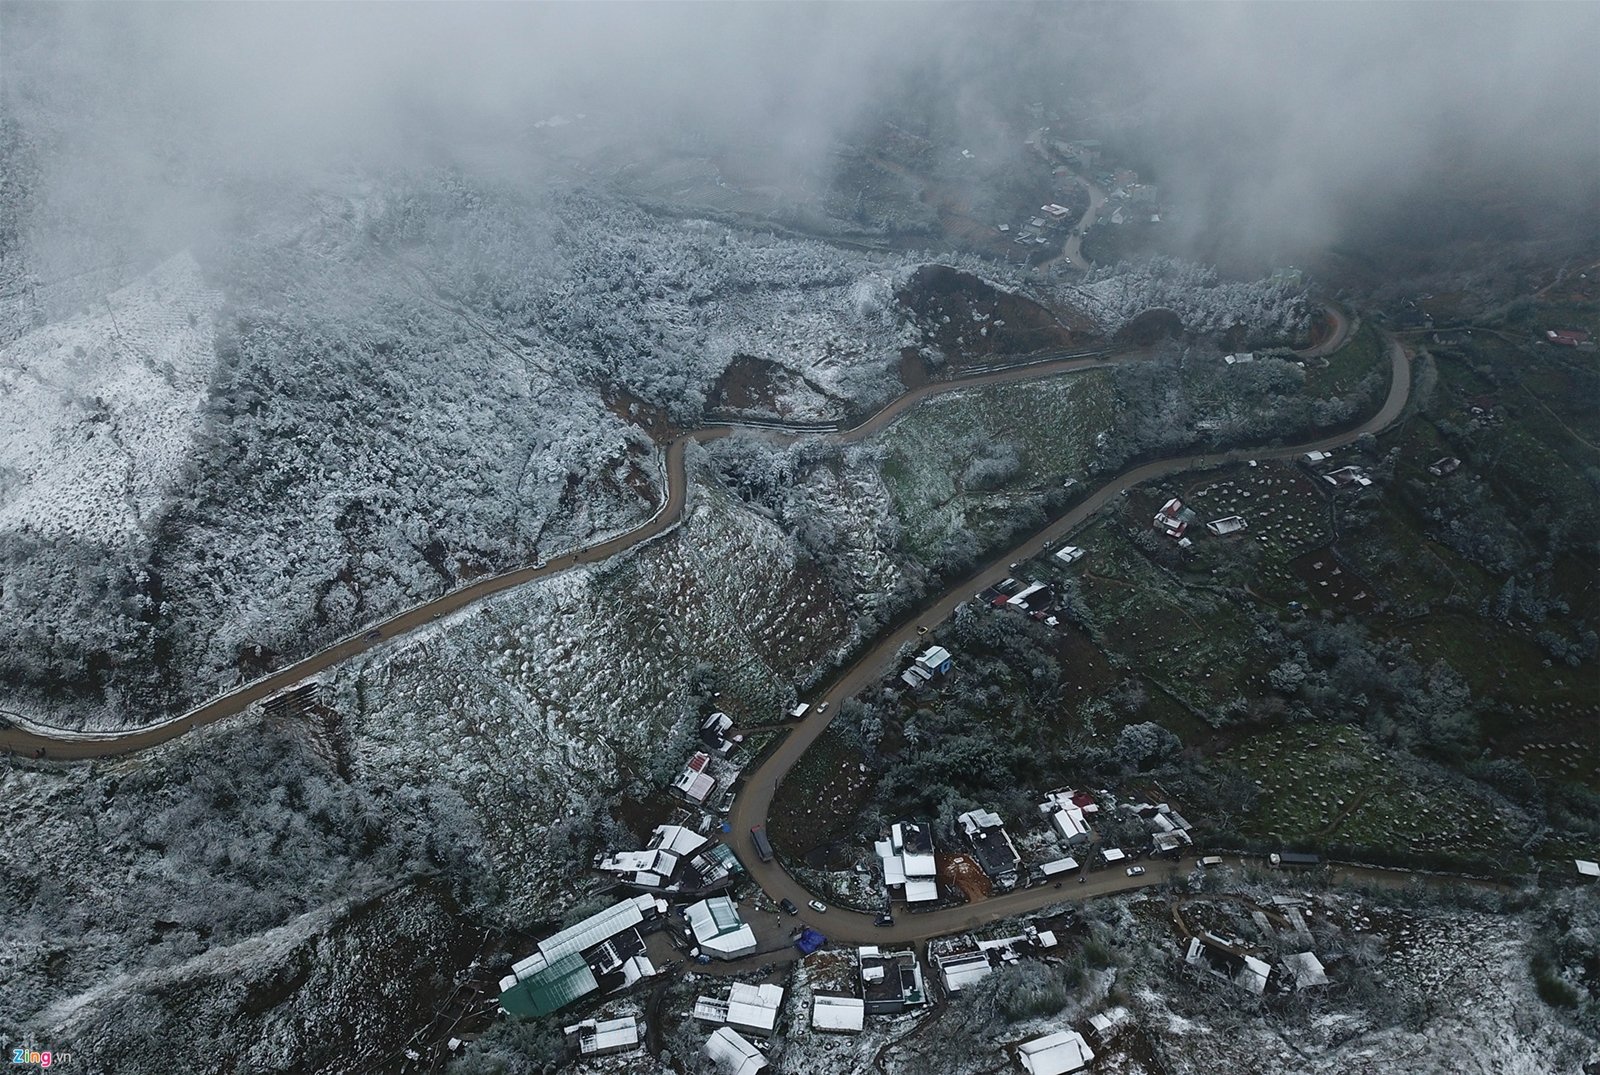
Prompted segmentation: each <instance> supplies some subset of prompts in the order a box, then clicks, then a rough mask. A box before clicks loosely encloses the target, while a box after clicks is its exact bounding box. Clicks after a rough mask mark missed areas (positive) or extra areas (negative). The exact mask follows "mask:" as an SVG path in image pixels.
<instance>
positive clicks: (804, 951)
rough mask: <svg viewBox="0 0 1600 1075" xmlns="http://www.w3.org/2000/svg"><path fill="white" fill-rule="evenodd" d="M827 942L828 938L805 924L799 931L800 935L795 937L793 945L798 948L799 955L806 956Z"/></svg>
mask: <svg viewBox="0 0 1600 1075" xmlns="http://www.w3.org/2000/svg"><path fill="white" fill-rule="evenodd" d="M827 943H828V938H826V937H824V936H823V935H822V934H820V933H818V932H817V931H816V930H814V929H812V928H811V927H810V926H807V927H806V928H805V929H803V930H801V931H800V936H799V937H797V938H795V942H794V946H795V947H796V948H798V949H800V954H801V955H803V956H808V955H810V954H811V953H812V952H815V951H816V950H817V949H818V948H821V947H822V946H823V945H825V944H827Z"/></svg>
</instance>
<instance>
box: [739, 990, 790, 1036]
mask: <svg viewBox="0 0 1600 1075" xmlns="http://www.w3.org/2000/svg"><path fill="white" fill-rule="evenodd" d="M782 1004H783V989H782V988H781V987H780V986H776V985H761V986H754V985H746V984H745V983H743V982H735V983H733V987H732V988H731V989H729V990H728V1014H727V1021H728V1022H729V1023H731V1024H733V1025H734V1026H736V1027H739V1028H741V1029H746V1030H750V1031H752V1032H754V1033H764V1034H771V1033H772V1031H773V1029H774V1028H775V1027H776V1026H777V1025H778V1008H779V1007H780V1006H782Z"/></svg>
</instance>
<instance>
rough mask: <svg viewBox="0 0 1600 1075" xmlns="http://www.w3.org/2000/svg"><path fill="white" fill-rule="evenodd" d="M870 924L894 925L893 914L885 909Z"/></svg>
mask: <svg viewBox="0 0 1600 1075" xmlns="http://www.w3.org/2000/svg"><path fill="white" fill-rule="evenodd" d="M872 924H873V925H874V926H892V925H894V915H892V914H890V913H889V912H888V911H885V912H883V913H882V914H881V915H879V916H878V917H877V919H876V920H875V921H874V922H873V923H872Z"/></svg>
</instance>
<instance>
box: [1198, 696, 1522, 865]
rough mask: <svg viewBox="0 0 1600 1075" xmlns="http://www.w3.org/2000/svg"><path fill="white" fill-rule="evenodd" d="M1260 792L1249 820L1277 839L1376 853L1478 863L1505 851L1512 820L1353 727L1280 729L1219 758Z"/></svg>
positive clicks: (1252, 827)
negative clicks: (1448, 856)
mask: <svg viewBox="0 0 1600 1075" xmlns="http://www.w3.org/2000/svg"><path fill="white" fill-rule="evenodd" d="M1218 757H1219V759H1220V760H1222V761H1223V762H1225V763H1227V764H1231V765H1233V766H1235V767H1237V768H1238V769H1239V770H1240V771H1241V772H1242V773H1243V774H1244V775H1245V776H1246V777H1247V778H1248V779H1250V780H1251V781H1252V782H1253V783H1254V784H1255V785H1256V787H1257V788H1258V789H1259V790H1260V798H1259V800H1258V803H1257V806H1256V809H1255V811H1254V812H1253V814H1251V815H1250V816H1249V817H1248V818H1247V819H1246V822H1245V825H1246V829H1247V831H1249V832H1250V833H1251V834H1253V835H1256V836H1259V837H1264V838H1268V839H1273V840H1283V841H1310V842H1314V843H1318V844H1320V845H1338V846H1343V847H1348V848H1370V849H1373V850H1374V851H1379V852H1391V851H1401V852H1412V853H1427V852H1434V853H1445V854H1459V855H1466V856H1469V857H1480V856H1483V855H1485V854H1491V853H1493V852H1494V851H1495V850H1496V849H1499V848H1503V847H1504V846H1505V845H1506V844H1507V842H1508V839H1509V836H1510V832H1511V829H1512V828H1513V826H1514V824H1515V819H1514V818H1513V817H1512V816H1511V815H1510V814H1508V813H1507V812H1505V811H1504V810H1503V809H1501V808H1497V807H1496V806H1495V805H1494V804H1492V803H1490V802H1488V801H1486V800H1483V799H1479V798H1476V797H1473V796H1471V795H1468V794H1467V793H1465V792H1464V791H1463V790H1461V788H1460V787H1458V786H1455V785H1453V784H1447V783H1446V782H1445V781H1444V780H1443V779H1442V778H1440V777H1439V776H1437V775H1435V774H1433V773H1431V772H1430V771H1428V770H1425V769H1423V768H1421V767H1420V766H1416V765H1405V764H1402V763H1401V762H1400V761H1398V760H1397V759H1396V758H1395V757H1394V756H1393V755H1391V754H1389V753H1387V752H1385V751H1384V750H1382V749H1381V748H1380V747H1379V746H1378V745H1377V744H1375V743H1374V742H1373V741H1372V740H1371V739H1370V738H1369V737H1368V736H1367V735H1366V734H1365V733H1363V732H1361V731H1360V730H1358V729H1355V728H1350V727H1329V726H1327V725H1316V724H1300V725H1290V726H1287V727H1282V728H1277V729H1274V730H1272V731H1269V732H1265V733H1263V734H1261V735H1258V736H1255V737H1253V738H1251V739H1249V740H1248V741H1246V742H1244V743H1242V744H1240V745H1239V746H1236V747H1233V748H1231V749H1229V750H1226V751H1224V752H1222V753H1221V754H1220V755H1219V756H1218Z"/></svg>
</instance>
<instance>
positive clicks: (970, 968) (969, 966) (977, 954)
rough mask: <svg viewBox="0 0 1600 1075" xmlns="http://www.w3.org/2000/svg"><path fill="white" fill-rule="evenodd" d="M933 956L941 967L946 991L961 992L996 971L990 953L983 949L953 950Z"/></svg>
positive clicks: (941, 982)
mask: <svg viewBox="0 0 1600 1075" xmlns="http://www.w3.org/2000/svg"><path fill="white" fill-rule="evenodd" d="M933 958H934V963H935V964H936V965H937V966H938V968H939V983H940V984H941V985H943V986H944V991H945V992H946V993H959V992H961V990H963V989H965V988H966V987H967V986H969V985H972V984H974V983H976V982H980V981H982V980H983V979H985V978H987V977H989V975H990V974H992V973H994V964H993V963H992V962H991V961H990V959H989V953H988V952H985V951H981V950H976V951H974V950H968V951H965V952H952V953H949V954H946V955H939V956H935V957H933Z"/></svg>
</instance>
